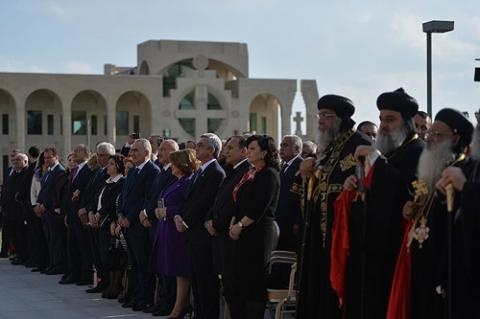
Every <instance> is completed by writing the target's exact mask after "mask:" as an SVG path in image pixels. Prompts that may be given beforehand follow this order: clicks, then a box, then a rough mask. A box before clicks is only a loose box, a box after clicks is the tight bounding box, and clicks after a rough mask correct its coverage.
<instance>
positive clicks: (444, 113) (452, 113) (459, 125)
mask: <svg viewBox="0 0 480 319" xmlns="http://www.w3.org/2000/svg"><path fill="white" fill-rule="evenodd" d="M435 121H440V122H443V123H445V124H447V125H448V126H449V127H450V128H451V129H452V131H454V132H455V133H456V134H459V135H460V137H461V138H460V144H461V146H467V145H470V143H471V142H472V134H473V125H472V123H470V121H469V120H468V119H467V118H466V117H465V115H463V114H462V113H461V112H459V111H457V110H454V109H449V108H446V109H442V110H440V112H438V113H437V115H436V116H435Z"/></svg>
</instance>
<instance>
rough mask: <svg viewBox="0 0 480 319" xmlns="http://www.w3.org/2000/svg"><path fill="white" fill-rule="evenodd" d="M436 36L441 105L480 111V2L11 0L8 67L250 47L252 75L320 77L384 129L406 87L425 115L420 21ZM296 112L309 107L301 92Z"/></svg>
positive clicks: (95, 64)
mask: <svg viewBox="0 0 480 319" xmlns="http://www.w3.org/2000/svg"><path fill="white" fill-rule="evenodd" d="M434 19H436V20H454V21H455V31H453V32H450V33H446V34H434V35H433V109H434V113H436V111H438V110H439V109H441V108H443V107H454V108H458V109H460V110H462V111H463V110H464V111H469V112H470V114H471V116H473V112H474V110H478V109H479V107H480V82H478V83H475V82H473V72H474V67H475V66H480V62H475V58H480V1H478V0H459V1H444V0H423V1H418V0H404V1H386V0H383V1H380V0H378V1H371V0H363V1H353V0H352V1H343V0H339V1H321V0H312V1H302V0H296V1H292V0H201V1H200V0H190V1H187V0H169V1H166V0H156V1H142V0H137V1H120V0H95V1H91V0H82V1H60V0H58V1H41V0H37V1H33V0H32V1H23V0H16V1H1V2H0V21H1V23H0V26H1V27H0V71H3V72H5V71H9V72H19V71H21V72H53V73H99V74H100V73H102V72H103V64H104V63H113V64H116V65H122V66H123V65H125V66H133V65H135V64H136V45H137V44H138V43H140V42H143V41H145V40H149V39H178V40H198V41H202V40H208V41H228V42H244V43H247V44H248V48H249V56H250V76H251V77H256V78H288V79H297V80H300V79H315V80H316V81H317V85H318V90H319V94H320V95H323V94H327V93H335V94H340V95H345V96H347V97H350V98H351V99H352V100H353V101H354V103H355V104H356V106H357V112H356V114H355V116H354V118H355V119H356V120H357V122H358V121H361V120H365V119H370V120H374V121H375V122H378V120H377V118H378V112H377V109H376V107H375V101H376V98H377V96H378V95H379V94H380V93H382V92H384V91H391V90H394V89H396V88H398V87H403V88H405V90H406V91H407V92H408V93H409V94H411V95H412V96H414V97H415V98H417V100H418V102H419V104H420V107H421V109H426V40H425V34H424V33H423V32H422V25H421V24H422V22H426V21H429V20H434ZM294 107H295V109H298V110H301V109H302V108H303V101H302V99H301V95H300V94H298V95H297V98H296V99H295V102H294Z"/></svg>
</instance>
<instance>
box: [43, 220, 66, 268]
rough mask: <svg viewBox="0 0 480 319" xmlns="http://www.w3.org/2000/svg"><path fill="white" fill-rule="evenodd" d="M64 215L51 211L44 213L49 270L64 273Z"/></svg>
mask: <svg viewBox="0 0 480 319" xmlns="http://www.w3.org/2000/svg"><path fill="white" fill-rule="evenodd" d="M63 219H64V215H62V214H57V213H55V212H53V211H48V212H46V213H45V223H46V227H47V232H48V254H49V268H51V269H54V270H59V271H64V270H65V268H66V245H65V242H66V228H65V224H64V222H63Z"/></svg>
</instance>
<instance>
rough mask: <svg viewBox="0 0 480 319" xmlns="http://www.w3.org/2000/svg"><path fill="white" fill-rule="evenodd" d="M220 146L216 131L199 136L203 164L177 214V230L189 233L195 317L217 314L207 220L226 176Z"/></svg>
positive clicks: (199, 152)
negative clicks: (221, 160)
mask: <svg viewBox="0 0 480 319" xmlns="http://www.w3.org/2000/svg"><path fill="white" fill-rule="evenodd" d="M221 150H222V141H221V140H220V138H219V137H218V136H217V135H215V134H213V133H206V134H203V135H202V136H201V137H200V140H199V141H198V143H197V145H196V151H197V158H198V159H199V160H200V161H201V163H202V166H201V167H200V169H199V170H198V171H197V172H196V173H195V176H194V177H193V178H192V183H191V185H190V187H189V189H188V191H187V194H186V197H185V203H184V206H183V207H182V208H181V209H180V212H181V216H180V215H178V216H176V217H175V223H176V226H177V230H178V231H180V232H185V233H186V239H187V247H188V252H189V255H190V261H191V262H190V263H191V267H192V287H193V296H194V301H195V304H194V309H195V317H196V318H218V311H219V303H218V302H219V295H218V293H219V283H218V277H217V274H216V272H215V269H214V266H213V257H212V241H211V237H210V235H209V234H208V232H207V230H206V229H205V225H204V224H205V221H206V220H207V216H208V211H209V210H210V208H211V207H212V205H213V202H214V200H215V196H216V195H217V191H218V189H219V187H220V184H221V183H222V181H223V179H224V178H225V172H224V170H223V169H222V167H221V166H220V164H219V163H218V161H217V158H218V155H219V154H220V151H221Z"/></svg>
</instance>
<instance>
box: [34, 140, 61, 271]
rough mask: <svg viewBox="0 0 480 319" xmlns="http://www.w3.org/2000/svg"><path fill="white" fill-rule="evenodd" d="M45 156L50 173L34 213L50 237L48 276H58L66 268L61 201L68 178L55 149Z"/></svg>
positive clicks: (47, 151)
mask: <svg viewBox="0 0 480 319" xmlns="http://www.w3.org/2000/svg"><path fill="white" fill-rule="evenodd" d="M43 154H44V158H45V163H46V164H47V165H48V171H47V173H46V174H45V175H44V177H43V179H42V182H41V185H42V189H41V190H40V193H39V194H38V200H37V205H36V206H35V208H34V211H35V212H36V213H37V214H39V215H42V219H43V220H44V222H45V226H46V227H45V229H46V231H47V235H48V236H47V238H48V252H49V256H50V263H49V267H48V268H47V270H46V274H48V275H56V274H62V273H63V272H64V271H65V266H66V264H65V263H66V258H65V256H66V249H65V224H64V215H63V214H62V212H61V204H62V203H61V199H62V197H63V196H62V195H63V192H64V191H65V186H66V184H67V181H68V178H67V174H66V172H65V168H63V166H62V164H60V162H59V161H58V155H57V151H56V150H55V148H53V147H47V148H46V149H45V150H44V152H43Z"/></svg>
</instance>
